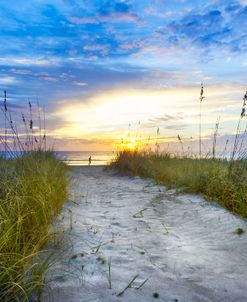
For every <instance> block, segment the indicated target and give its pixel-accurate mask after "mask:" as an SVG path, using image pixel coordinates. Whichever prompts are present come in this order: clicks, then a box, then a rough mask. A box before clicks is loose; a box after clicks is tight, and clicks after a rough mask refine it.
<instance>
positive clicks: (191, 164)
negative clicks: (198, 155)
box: [110, 151, 247, 218]
mask: <svg viewBox="0 0 247 302" xmlns="http://www.w3.org/2000/svg"><path fill="white" fill-rule="evenodd" d="M110 167H111V168H114V169H116V170H117V171H119V172H121V173H131V174H132V175H138V176H141V177H144V178H153V179H154V180H155V181H156V182H157V183H159V184H164V185H166V186H167V187H168V188H182V189H183V190H184V191H186V192H191V193H200V194H204V195H205V196H206V197H208V198H209V199H212V200H215V201H218V202H219V203H220V204H221V205H222V206H224V207H225V208H227V209H228V210H230V211H231V212H233V213H235V214H238V215H240V216H242V217H245V218H246V217H247V187H246V181H247V161H246V160H237V161H234V163H232V162H231V161H227V160H225V159H210V158H208V159H207V158H205V159H192V158H188V157H179V156H177V157H172V156H170V155H169V154H157V153H154V152H145V151H142V152H141V151H139V152H138V151H122V152H119V154H118V156H117V158H116V160H115V161H114V162H113V163H112V164H111V166H110Z"/></svg>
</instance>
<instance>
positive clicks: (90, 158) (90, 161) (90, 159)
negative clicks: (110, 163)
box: [88, 155, 92, 166]
mask: <svg viewBox="0 0 247 302" xmlns="http://www.w3.org/2000/svg"><path fill="white" fill-rule="evenodd" d="M91 163H92V157H91V155H90V156H89V159H88V165H89V166H90V165H91Z"/></svg>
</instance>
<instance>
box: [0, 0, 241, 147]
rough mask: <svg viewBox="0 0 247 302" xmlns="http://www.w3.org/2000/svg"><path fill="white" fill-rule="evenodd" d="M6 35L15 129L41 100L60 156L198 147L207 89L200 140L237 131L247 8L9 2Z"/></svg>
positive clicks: (120, 1)
mask: <svg viewBox="0 0 247 302" xmlns="http://www.w3.org/2000/svg"><path fill="white" fill-rule="evenodd" d="M0 28H1V30H0V41H1V47H0V93H1V91H2V95H3V91H4V90H7V99H8V104H9V106H10V108H11V110H13V114H15V115H16V116H17V119H18V118H19V119H20V116H21V113H22V112H26V110H27V108H28V101H31V102H33V103H35V102H36V100H37V99H38V100H39V104H41V105H40V106H41V107H42V108H44V111H45V112H46V131H47V135H48V136H49V138H50V140H52V141H54V142H55V148H56V149H59V150H113V149H115V148H116V147H118V146H119V144H120V142H121V141H122V139H127V138H128V137H130V138H131V139H132V140H134V139H135V138H136V137H141V138H142V139H143V140H144V138H148V137H150V138H151V140H152V139H154V140H155V139H157V128H159V139H160V141H162V142H166V143H167V142H174V141H176V140H177V135H179V136H180V137H181V138H182V139H183V140H185V141H188V140H196V139H197V138H198V118H199V96H200V85H201V83H203V84H204V95H205V99H204V100H203V102H202V136H203V139H204V140H206V139H207V138H209V137H212V133H213V132H214V127H215V122H216V120H217V118H218V116H220V129H219V136H220V138H222V140H223V139H226V138H227V137H229V136H231V135H232V134H234V132H235V131H236V130H235V129H236V124H237V120H238V118H239V115H240V112H241V107H242V102H243V100H242V99H243V95H244V94H245V91H246V89H247V85H246V84H247V73H246V68H247V52H246V50H247V1H246V0H224V1H217V0H213V1H210V0H209V1H205V0H153V1H151V0H136V1H134V0H129V1H128V0H52V1H51V0H35V1H34V0H33V1H30V0H26V1H21V0H15V1H6V0H3V1H1V2H0ZM36 125H37V123H36ZM0 127H1V132H2V134H3V132H4V129H3V128H4V127H3V119H2V121H1V124H0Z"/></svg>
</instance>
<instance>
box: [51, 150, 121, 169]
mask: <svg viewBox="0 0 247 302" xmlns="http://www.w3.org/2000/svg"><path fill="white" fill-rule="evenodd" d="M56 154H57V155H58V157H59V158H61V159H62V160H63V161H65V162H66V163H67V164H68V165H70V166H87V165H89V157H90V156H91V165H93V166H101V165H107V164H108V163H110V162H111V161H112V160H113V159H114V158H115V156H116V153H115V152H113V151H57V152H56Z"/></svg>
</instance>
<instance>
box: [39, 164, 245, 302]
mask: <svg viewBox="0 0 247 302" xmlns="http://www.w3.org/2000/svg"><path fill="white" fill-rule="evenodd" d="M71 177H72V184H71V188H70V191H71V200H72V201H70V202H68V203H67V204H66V205H65V207H64V210H63V212H62V214H61V216H60V217H59V219H58V221H57V222H56V225H55V228H58V229H63V230H64V231H65V232H64V235H63V240H62V242H61V243H60V245H59V248H58V250H57V252H56V253H57V256H56V257H55V259H56V263H55V264H54V265H53V266H52V267H51V269H50V271H49V273H48V276H47V286H46V289H45V291H44V295H43V302H47V301H55V302H84V301H85V302H86V301H98V302H99V301H100V302H111V301H128V302H132V301H133V302H147V301H181V302H182V301H184V302H185V301H186V302H188V301H190V302H192V301H195V302H204V301H205V302H206V301H207V302H208V301H239V302H240V301H247V286H246V282H247V281H246V280H247V258H246V256H247V252H246V250H247V234H246V233H244V234H242V235H241V236H239V235H237V234H236V229H237V228H240V227H241V228H243V229H245V230H246V231H247V223H246V222H245V221H244V220H242V219H240V218H239V217H236V216H234V215H232V214H231V213H229V212H228V211H226V210H224V209H223V208H221V207H219V206H218V205H217V204H215V203H212V202H207V201H205V200H204V199H203V198H202V197H200V196H195V195H189V194H177V192H176V191H175V190H166V188H165V187H164V186H158V185H155V184H154V182H153V181H152V180H143V179H140V178H139V177H134V178H133V177H127V176H119V175H116V174H114V173H109V172H103V171H102V167H76V168H73V172H72V173H71ZM109 269H110V273H109ZM133 279H134V281H133V282H131V281H132V280H133ZM129 283H131V284H130V287H128V285H129ZM110 287H111V288H110ZM125 288H126V290H124V289H125ZM48 294H49V295H50V297H48ZM51 295H52V297H53V300H52V298H51ZM155 296H156V297H155Z"/></svg>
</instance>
